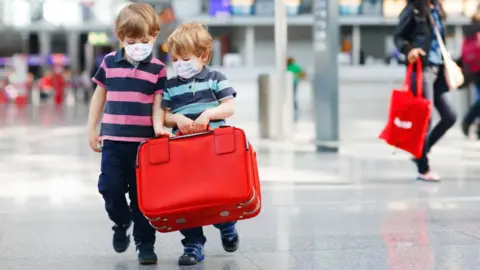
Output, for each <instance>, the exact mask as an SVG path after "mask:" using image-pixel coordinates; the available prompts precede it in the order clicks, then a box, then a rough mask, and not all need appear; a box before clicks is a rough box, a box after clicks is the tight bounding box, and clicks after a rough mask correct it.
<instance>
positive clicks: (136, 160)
mask: <svg viewBox="0 0 480 270" xmlns="http://www.w3.org/2000/svg"><path fill="white" fill-rule="evenodd" d="M146 142H147V141H143V142H141V143H140V145H139V146H138V148H137V156H136V157H135V166H136V167H137V168H138V154H139V153H140V147H142V145H143V144H144V143H146Z"/></svg>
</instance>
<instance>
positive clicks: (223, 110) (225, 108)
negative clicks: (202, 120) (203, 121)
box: [204, 96, 236, 121]
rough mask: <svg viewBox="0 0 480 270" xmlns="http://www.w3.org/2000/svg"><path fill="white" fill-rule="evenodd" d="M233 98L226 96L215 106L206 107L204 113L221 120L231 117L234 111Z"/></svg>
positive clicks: (210, 118)
mask: <svg viewBox="0 0 480 270" xmlns="http://www.w3.org/2000/svg"><path fill="white" fill-rule="evenodd" d="M235 108H236V106H235V99H234V98H233V96H232V97H231V98H226V99H223V100H221V101H220V105H218V106H217V107H215V108H212V109H208V110H206V111H205V112H204V113H205V114H206V117H207V118H208V119H209V120H210V121H211V120H223V119H227V118H229V117H231V116H232V115H233V114H234V113H235Z"/></svg>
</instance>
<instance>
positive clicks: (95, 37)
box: [88, 32, 110, 46]
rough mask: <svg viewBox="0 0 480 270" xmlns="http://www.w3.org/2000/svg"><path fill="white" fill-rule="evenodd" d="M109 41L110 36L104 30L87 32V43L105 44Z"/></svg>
mask: <svg viewBox="0 0 480 270" xmlns="http://www.w3.org/2000/svg"><path fill="white" fill-rule="evenodd" d="M109 43H110V37H109V36H108V35H107V34H106V33H104V32H90V33H88V44H91V45H94V46H96V45H107V44H109Z"/></svg>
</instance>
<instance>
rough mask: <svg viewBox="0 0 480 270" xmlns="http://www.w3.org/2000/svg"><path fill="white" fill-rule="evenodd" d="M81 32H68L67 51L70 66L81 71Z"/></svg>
mask: <svg viewBox="0 0 480 270" xmlns="http://www.w3.org/2000/svg"><path fill="white" fill-rule="evenodd" d="M79 43H80V33H78V32H69V33H67V53H68V58H69V59H70V68H71V69H72V70H76V71H79V69H80V59H79V58H80V44H79Z"/></svg>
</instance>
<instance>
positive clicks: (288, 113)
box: [273, 0, 293, 140]
mask: <svg viewBox="0 0 480 270" xmlns="http://www.w3.org/2000/svg"><path fill="white" fill-rule="evenodd" d="M287 34H288V26H287V11H286V7H285V1H284V0H275V64H276V72H275V76H276V83H277V85H276V89H277V91H278V92H279V93H280V94H279V95H273V97H274V98H276V99H277V100H276V102H275V104H277V106H275V107H276V109H277V113H278V114H277V115H279V116H280V119H279V120H280V121H279V123H278V124H279V125H278V127H279V129H278V132H277V133H276V135H277V136H276V137H277V139H282V140H285V139H290V137H291V134H292V130H293V95H292V94H293V93H292V92H293V91H292V90H291V87H292V85H290V87H289V86H288V85H287V84H288V83H289V80H288V78H287V75H286V74H287V56H288V54H287V42H288V35H287Z"/></svg>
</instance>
